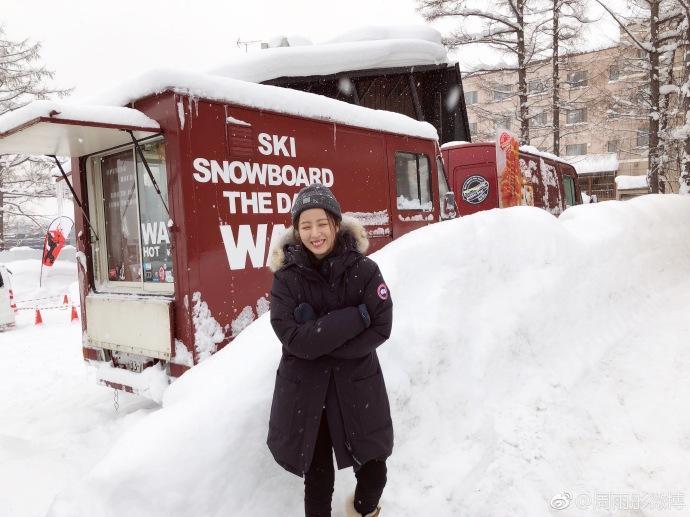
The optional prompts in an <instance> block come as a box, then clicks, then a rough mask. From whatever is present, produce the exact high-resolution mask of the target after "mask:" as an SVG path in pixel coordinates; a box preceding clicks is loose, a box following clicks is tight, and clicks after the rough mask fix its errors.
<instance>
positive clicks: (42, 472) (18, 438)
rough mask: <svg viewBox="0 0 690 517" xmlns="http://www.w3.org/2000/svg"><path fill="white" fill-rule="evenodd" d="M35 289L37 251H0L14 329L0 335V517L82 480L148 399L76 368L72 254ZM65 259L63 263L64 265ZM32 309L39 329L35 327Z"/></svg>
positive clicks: (31, 514)
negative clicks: (14, 310) (8, 277)
mask: <svg viewBox="0 0 690 517" xmlns="http://www.w3.org/2000/svg"><path fill="white" fill-rule="evenodd" d="M64 251H65V253H63V254H61V255H60V257H59V258H58V261H57V262H56V263H55V265H54V266H53V268H46V269H45V270H44V277H43V286H42V287H39V272H40V264H41V263H40V256H41V251H40V250H30V249H28V248H26V249H15V250H13V251H11V252H2V253H0V261H1V262H2V264H4V265H6V266H7V267H8V268H9V269H10V271H12V287H13V290H14V294H15V298H16V300H17V305H18V307H19V308H20V309H21V310H20V311H19V312H18V314H17V326H16V329H14V330H7V331H5V332H0V516H2V517H38V516H43V515H45V513H46V511H47V509H48V507H49V506H50V504H51V501H52V500H53V498H54V497H55V494H57V493H58V492H60V491H62V490H64V489H65V488H66V487H67V486H68V484H69V483H71V482H74V481H75V480H77V479H79V478H81V477H82V476H84V475H86V474H87V473H88V472H89V470H90V469H91V468H92V467H93V465H94V464H95V463H97V462H98V461H99V460H100V459H101V458H102V456H103V455H104V453H105V451H107V450H108V448H109V447H110V446H111V445H112V444H113V443H114V442H115V441H116V440H117V438H118V437H119V436H120V435H121V434H122V433H123V432H124V431H125V430H126V429H127V428H129V427H130V426H131V425H132V424H133V422H135V421H136V420H138V419H139V418H141V417H142V416H143V415H144V414H146V413H147V412H149V411H151V410H152V409H153V408H157V406H156V405H155V404H153V403H152V402H150V401H147V400H143V399H139V398H137V397H133V396H131V395H127V394H119V396H118V398H119V405H120V408H119V412H116V411H115V409H114V404H113V392H112V390H108V389H106V388H104V387H100V386H97V385H96V383H95V379H94V378H92V377H91V376H90V375H89V374H87V372H86V371H85V368H84V361H83V359H82V355H81V325H80V324H79V322H74V323H71V321H70V315H71V311H70V307H69V306H62V302H63V298H64V295H65V294H67V295H68V296H69V297H70V299H71V300H73V301H74V303H75V304H78V303H79V296H78V290H77V285H76V276H77V267H76V263H75V262H74V250H71V253H70V250H69V249H66V250H64ZM70 258H71V260H69V259H70ZM36 307H57V308H50V309H43V310H42V311H41V316H42V319H43V324H42V325H38V326H35V325H34V320H35V308H36Z"/></svg>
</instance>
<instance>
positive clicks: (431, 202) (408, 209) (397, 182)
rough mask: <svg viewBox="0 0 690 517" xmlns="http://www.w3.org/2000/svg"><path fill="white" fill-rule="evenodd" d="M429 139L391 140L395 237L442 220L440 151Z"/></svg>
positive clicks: (392, 212)
mask: <svg viewBox="0 0 690 517" xmlns="http://www.w3.org/2000/svg"><path fill="white" fill-rule="evenodd" d="M430 144H431V142H429V141H423V140H420V141H415V140H412V139H410V138H402V137H391V138H389V139H388V142H387V149H388V151H387V153H388V170H389V178H390V181H391V187H392V188H391V189H390V199H389V206H390V207H391V210H390V211H391V217H390V219H391V231H392V234H393V238H394V239H396V238H397V237H399V236H400V235H403V234H405V233H407V232H410V231H412V230H415V229H417V228H420V227H422V226H425V225H427V224H429V223H432V222H434V221H438V220H439V213H440V202H439V191H438V183H437V181H436V177H437V171H436V167H437V165H436V153H435V152H434V149H433V147H431V148H430Z"/></svg>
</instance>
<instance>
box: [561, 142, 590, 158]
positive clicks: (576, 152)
mask: <svg viewBox="0 0 690 517" xmlns="http://www.w3.org/2000/svg"><path fill="white" fill-rule="evenodd" d="M565 154H566V156H581V155H583V154H587V144H569V145H566V146H565Z"/></svg>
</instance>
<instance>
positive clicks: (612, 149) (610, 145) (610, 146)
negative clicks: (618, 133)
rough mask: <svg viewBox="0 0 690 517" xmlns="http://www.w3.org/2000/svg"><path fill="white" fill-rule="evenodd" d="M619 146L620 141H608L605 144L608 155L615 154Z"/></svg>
mask: <svg viewBox="0 0 690 517" xmlns="http://www.w3.org/2000/svg"><path fill="white" fill-rule="evenodd" d="M619 146H620V140H609V141H608V142H607V144H606V149H607V151H608V152H609V153H617V152H618V149H619Z"/></svg>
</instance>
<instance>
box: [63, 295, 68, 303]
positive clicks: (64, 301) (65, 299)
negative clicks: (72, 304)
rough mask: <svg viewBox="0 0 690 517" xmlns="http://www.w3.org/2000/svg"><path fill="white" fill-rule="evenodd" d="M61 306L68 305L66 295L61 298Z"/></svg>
mask: <svg viewBox="0 0 690 517" xmlns="http://www.w3.org/2000/svg"><path fill="white" fill-rule="evenodd" d="M62 305H69V300H68V299H67V294H65V296H64V297H63V298H62Z"/></svg>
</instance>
